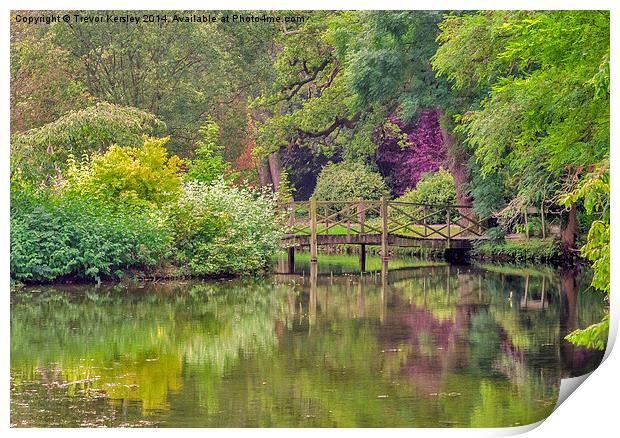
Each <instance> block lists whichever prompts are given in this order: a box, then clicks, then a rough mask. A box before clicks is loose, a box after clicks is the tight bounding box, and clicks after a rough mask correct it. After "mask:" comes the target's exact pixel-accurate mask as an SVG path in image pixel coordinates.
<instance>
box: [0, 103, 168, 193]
mask: <svg viewBox="0 0 620 438" xmlns="http://www.w3.org/2000/svg"><path fill="white" fill-rule="evenodd" d="M163 126H164V124H163V123H162V122H161V121H160V120H158V119H157V118H156V117H155V116H154V115H152V114H150V113H147V112H144V111H142V110H139V109H137V108H133V107H125V106H119V105H113V104H111V103H107V102H100V103H97V104H96V105H94V106H91V107H88V108H85V109H81V110H77V111H71V112H69V113H67V114H65V115H64V116H62V117H60V118H59V119H57V120H55V121H53V122H51V123H48V124H46V125H43V126H41V127H39V128H34V129H31V130H29V131H26V132H18V133H15V134H13V135H12V136H11V165H12V166H14V167H15V168H17V167H19V168H20V169H21V170H22V172H23V173H24V175H25V176H26V177H28V178H30V179H34V180H37V181H39V180H40V179H41V178H42V177H45V176H47V175H49V174H52V173H55V172H56V171H57V170H64V166H65V164H66V160H67V158H68V157H69V156H70V155H71V154H73V155H75V156H82V155H84V154H86V155H89V154H91V153H93V152H103V151H105V150H106V149H107V147H108V146H110V145H112V144H114V143H117V144H122V145H127V146H137V145H139V144H141V143H142V135H143V134H149V135H150V134H153V132H154V131H155V130H156V129H158V128H161V127H163Z"/></svg>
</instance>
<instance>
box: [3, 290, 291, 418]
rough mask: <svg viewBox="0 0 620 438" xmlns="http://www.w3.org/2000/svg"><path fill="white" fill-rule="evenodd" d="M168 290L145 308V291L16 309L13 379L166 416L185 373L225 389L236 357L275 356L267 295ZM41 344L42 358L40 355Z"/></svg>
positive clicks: (276, 310) (60, 297)
mask: <svg viewBox="0 0 620 438" xmlns="http://www.w3.org/2000/svg"><path fill="white" fill-rule="evenodd" d="M169 289H170V288H168V287H165V286H164V287H157V288H155V287H152V288H151V290H149V291H148V294H149V295H148V299H146V300H145V299H143V298H144V292H142V291H141V292H142V293H140V294H139V295H140V296H136V295H133V294H129V295H128V294H127V291H122V292H121V293H114V291H112V290H108V289H105V288H104V289H102V290H101V291H99V292H98V293H90V294H87V295H85V296H82V297H76V299H75V300H74V301H70V300H67V299H66V298H65V297H66V295H65V293H64V292H63V291H54V290H49V291H48V292H47V293H46V294H43V295H42V296H40V297H38V298H37V299H38V300H39V303H33V302H32V301H23V302H17V303H15V304H14V306H13V309H12V312H11V329H12V342H11V356H12V367H13V370H14V374H17V375H19V376H20V378H22V379H33V378H35V376H37V375H38V376H39V377H40V378H44V379H45V378H46V374H47V376H48V385H52V384H53V385H56V386H62V385H66V383H67V382H80V383H76V384H71V385H68V386H67V387H68V390H69V391H72V390H74V389H73V388H90V389H100V390H104V391H105V393H106V394H107V396H108V397H110V398H112V399H129V400H140V401H141V402H142V407H143V409H144V410H150V409H161V408H164V407H166V406H167V397H168V395H169V393H170V392H175V391H178V390H179V388H180V387H181V385H182V380H181V376H182V373H183V372H184V371H183V369H184V368H185V372H186V373H192V372H196V369H199V370H200V371H199V372H200V373H201V375H203V376H204V375H207V374H208V375H210V376H212V378H213V379H219V378H220V376H221V375H222V373H224V372H225V371H226V370H228V369H230V368H231V367H232V366H234V364H235V363H236V362H238V360H239V354H240V352H244V353H245V354H252V352H257V351H261V352H269V351H271V350H272V349H273V347H274V345H275V343H276V334H275V332H274V329H273V328H274V321H275V319H276V318H277V317H278V315H279V314H280V311H281V309H280V302H279V301H278V299H277V298H276V297H277V296H278V294H277V291H275V292H276V293H274V290H273V289H272V288H271V287H267V286H266V285H264V284H247V283H246V284H242V285H241V286H236V287H235V288H228V287H222V286H216V285H213V284H200V283H199V284H196V285H194V286H193V287H191V288H190V289H189V290H185V291H184V290H182V289H181V288H179V289H176V288H172V290H169ZM134 292H135V291H134ZM32 327H38V328H40V329H38V330H32V329H31V328H32ZM43 338H44V339H45V342H46V345H45V348H44V349H39V348H36V346H37V345H38V344H39V343H40V342H41V339H43ZM53 363H59V364H60V368H57V369H59V370H60V371H61V373H60V374H61V375H60V376H59V375H55V376H53V378H52V379H49V373H47V369H48V368H49V367H50V366H51V364H53ZM36 364H41V365H40V366H37V365H36ZM94 376H97V378H96V379H95V378H93V377H94ZM205 383H206V382H205Z"/></svg>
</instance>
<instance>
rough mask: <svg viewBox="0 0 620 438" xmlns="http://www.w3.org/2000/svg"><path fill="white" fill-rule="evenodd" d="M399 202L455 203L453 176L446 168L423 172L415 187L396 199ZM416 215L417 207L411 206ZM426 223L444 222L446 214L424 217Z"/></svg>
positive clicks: (439, 213)
mask: <svg viewBox="0 0 620 438" xmlns="http://www.w3.org/2000/svg"><path fill="white" fill-rule="evenodd" d="M397 201H399V202H411V203H413V204H434V205H454V204H455V203H456V191H455V189H454V178H453V177H452V175H451V174H450V172H448V171H447V170H445V169H443V168H440V169H439V170H438V171H437V172H428V173H427V174H425V175H424V176H423V177H422V179H420V181H418V184H417V185H416V187H415V189H412V190H408V191H407V192H406V193H405V194H404V195H402V196H401V197H400V198H398V199H397ZM412 210H413V211H414V213H415V212H418V213H417V215H420V214H422V215H423V216H427V215H426V214H423V213H419V208H415V207H414V208H412ZM426 221H427V222H428V223H445V222H446V214H445V213H441V212H438V213H437V214H432V215H428V216H427V217H426Z"/></svg>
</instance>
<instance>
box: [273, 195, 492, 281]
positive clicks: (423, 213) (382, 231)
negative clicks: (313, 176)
mask: <svg viewBox="0 0 620 438" xmlns="http://www.w3.org/2000/svg"><path fill="white" fill-rule="evenodd" d="M284 206H285V208H286V212H287V214H288V218H289V220H288V225H289V234H286V235H285V236H284V237H283V238H282V241H281V243H282V245H283V246H285V247H288V248H289V265H290V266H292V264H293V263H294V262H293V259H294V248H296V247H298V248H300V247H309V248H310V260H311V261H312V262H316V261H317V255H318V246H320V245H339V244H345V245H347V244H350V245H360V267H361V270H362V271H364V270H365V264H366V263H365V260H366V245H377V246H380V247H381V255H382V257H383V258H384V259H387V256H388V253H389V247H390V246H400V247H411V246H418V247H426V248H433V249H444V250H446V251H447V252H448V253H449V252H463V251H466V250H468V249H470V248H471V246H472V243H473V242H474V241H476V240H481V239H484V238H485V237H484V232H485V228H486V227H485V226H484V225H483V221H480V220H478V219H477V218H476V217H475V214H474V213H473V211H472V208H471V207H469V206H463V205H444V204H441V205H440V204H414V203H408V202H399V201H388V200H387V199H386V198H381V199H380V200H378V201H377V200H375V201H368V200H364V199H360V200H359V201H353V202H352V201H317V200H316V199H314V198H311V199H310V201H304V202H299V201H297V202H295V201H293V202H289V203H286V204H285V205H284Z"/></svg>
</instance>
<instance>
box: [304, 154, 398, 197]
mask: <svg viewBox="0 0 620 438" xmlns="http://www.w3.org/2000/svg"><path fill="white" fill-rule="evenodd" d="M388 195H389V190H388V188H387V186H386V185H385V182H384V181H383V179H382V178H381V175H379V174H378V173H377V172H373V171H372V170H370V169H369V168H368V167H366V166H364V165H363V164H360V163H353V162H346V161H343V162H340V163H337V164H333V163H332V164H328V165H327V166H325V167H323V170H321V174H320V175H319V178H318V180H317V183H316V187H315V189H314V193H313V195H312V196H314V197H315V198H316V199H319V200H323V201H355V200H358V199H359V198H364V199H379V198H381V197H382V196H388Z"/></svg>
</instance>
